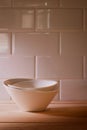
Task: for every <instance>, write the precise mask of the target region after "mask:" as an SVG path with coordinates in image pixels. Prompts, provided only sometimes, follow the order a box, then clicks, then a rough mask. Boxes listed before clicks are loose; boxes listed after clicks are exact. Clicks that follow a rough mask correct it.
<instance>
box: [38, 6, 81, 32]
mask: <svg viewBox="0 0 87 130" xmlns="http://www.w3.org/2000/svg"><path fill="white" fill-rule="evenodd" d="M82 18H83V16H82V10H81V9H38V10H37V13H36V29H37V30H41V29H43V30H46V29H47V30H52V31H58V30H60V31H61V30H74V31H75V30H82V24H83V23H82Z"/></svg>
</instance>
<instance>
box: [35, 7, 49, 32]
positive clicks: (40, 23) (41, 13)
mask: <svg viewBox="0 0 87 130" xmlns="http://www.w3.org/2000/svg"><path fill="white" fill-rule="evenodd" d="M49 23H50V9H45V10H44V9H38V10H37V11H36V30H39V29H40V30H47V29H49Z"/></svg>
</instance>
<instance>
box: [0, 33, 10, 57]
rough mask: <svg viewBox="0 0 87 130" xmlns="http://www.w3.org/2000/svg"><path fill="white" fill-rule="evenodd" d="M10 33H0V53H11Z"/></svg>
mask: <svg viewBox="0 0 87 130" xmlns="http://www.w3.org/2000/svg"><path fill="white" fill-rule="evenodd" d="M11 47H12V46H11V33H0V55H3V54H11V49H12V48H11Z"/></svg>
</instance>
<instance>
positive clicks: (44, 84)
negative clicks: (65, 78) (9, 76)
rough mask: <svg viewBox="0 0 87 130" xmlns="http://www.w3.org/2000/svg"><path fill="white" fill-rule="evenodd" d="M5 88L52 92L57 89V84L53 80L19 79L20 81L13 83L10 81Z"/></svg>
mask: <svg viewBox="0 0 87 130" xmlns="http://www.w3.org/2000/svg"><path fill="white" fill-rule="evenodd" d="M7 86H9V87H13V88H18V89H29V90H35V89H38V90H53V89H56V88H57V82H56V81H53V80H37V79H28V80H27V79H25V80H22V79H21V80H20V81H15V82H13V80H11V81H10V82H9V83H7Z"/></svg>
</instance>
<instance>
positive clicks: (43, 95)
mask: <svg viewBox="0 0 87 130" xmlns="http://www.w3.org/2000/svg"><path fill="white" fill-rule="evenodd" d="M4 86H5V87H6V89H7V91H8V93H9V95H10V96H11V97H12V99H13V100H14V102H15V103H16V104H17V105H18V106H19V107H20V108H21V110H23V111H43V110H45V109H46V108H47V106H48V105H49V103H50V102H51V101H52V100H53V98H54V96H55V95H56V94H57V93H58V83H57V81H53V80H40V79H26V78H14V79H8V80H5V81H4Z"/></svg>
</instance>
